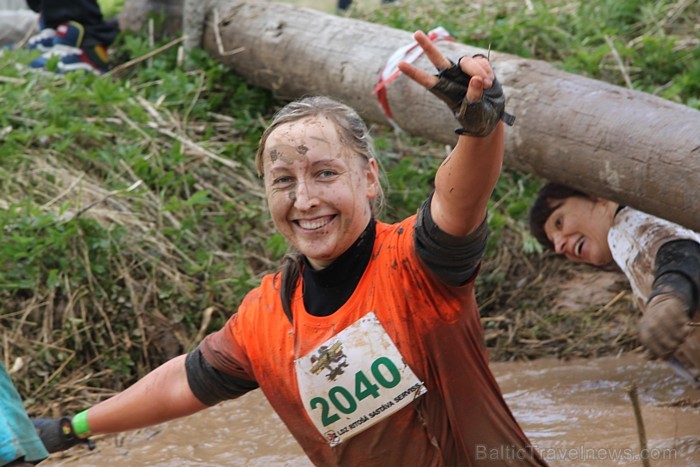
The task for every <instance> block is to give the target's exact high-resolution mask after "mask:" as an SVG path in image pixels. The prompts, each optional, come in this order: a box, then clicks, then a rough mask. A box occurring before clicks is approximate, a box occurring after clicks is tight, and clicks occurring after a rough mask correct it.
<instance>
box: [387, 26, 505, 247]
mask: <svg viewBox="0 0 700 467" xmlns="http://www.w3.org/2000/svg"><path fill="white" fill-rule="evenodd" d="M414 37H415V39H416V41H417V42H418V44H419V45H420V46H421V47H422V48H423V50H424V51H425V54H426V56H427V57H428V58H429V59H430V61H431V62H432V63H433V64H434V65H435V67H436V68H437V69H438V70H439V71H440V72H441V75H438V76H443V77H444V78H443V79H441V78H440V77H438V76H435V75H430V74H428V73H426V72H424V71H422V70H420V69H418V68H416V67H414V66H413V65H411V64H409V63H406V62H402V63H400V64H399V69H400V70H401V71H402V72H403V73H405V74H406V75H407V76H409V77H410V78H412V79H413V80H415V81H416V82H418V83H419V84H421V85H422V86H424V87H425V88H427V89H428V90H430V91H431V92H433V93H434V94H436V95H437V96H438V97H440V98H441V99H442V100H443V101H445V102H446V103H447V104H448V105H449V106H450V108H451V109H452V110H453V112H454V113H455V116H456V117H457V118H458V120H459V122H460V123H461V124H462V125H463V127H464V128H462V129H461V130H462V131H461V134H460V136H459V140H458V142H457V145H456V146H455V148H454V149H453V150H452V152H451V153H450V155H449V156H447V158H446V159H445V160H444V161H443V163H442V164H441V166H440V168H439V169H438V172H437V174H436V176H435V194H434V195H433V199H432V204H431V205H430V209H431V213H432V217H433V220H434V221H435V223H436V224H437V226H438V227H440V229H442V230H443V231H444V232H446V233H449V234H451V235H455V236H465V235H467V234H469V233H471V232H472V231H474V230H475V229H476V228H477V227H478V226H479V225H480V224H481V223H482V222H483V220H484V217H485V216H486V206H487V203H488V200H489V198H490V196H491V193H492V192H493V189H494V187H495V185H496V181H497V180H498V177H499V175H500V172H501V167H502V165H503V150H504V149H503V148H504V136H503V135H504V128H503V127H504V125H503V122H502V121H501V117H502V116H503V94H502V92H501V89H500V85H498V84H495V83H496V79H495V76H494V73H493V70H492V69H491V65H490V64H489V61H488V59H487V58H486V57H483V56H476V57H462V58H461V59H460V60H459V63H458V64H454V63H452V62H451V61H450V60H448V59H447V58H445V57H444V56H443V55H442V53H441V52H440V51H439V50H438V49H437V48H436V47H435V45H434V44H433V43H432V41H430V39H428V37H427V36H426V35H425V34H424V33H423V32H422V31H418V32H416V33H415V35H414ZM470 77H471V79H470ZM441 81H442V83H441ZM445 83H447V84H446V85H445ZM467 83H468V86H467ZM494 84H495V85H494ZM465 88H466V102H464V89H465ZM485 90H492V91H494V92H492V93H491V94H492V95H495V96H496V104H497V107H498V105H500V110H499V108H494V107H493V105H492V104H493V102H494V100H493V99H487V98H486V97H485V96H484V91H485ZM474 104H476V105H474ZM468 106H471V107H469V108H468ZM484 116H485V118H483V117H484Z"/></svg>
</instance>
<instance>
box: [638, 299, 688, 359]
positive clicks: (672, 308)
mask: <svg viewBox="0 0 700 467" xmlns="http://www.w3.org/2000/svg"><path fill="white" fill-rule="evenodd" d="M689 332H690V326H688V307H687V305H686V304H685V302H683V300H680V299H679V298H678V297H676V296H675V295H673V294H670V293H664V294H659V295H656V296H655V297H653V298H652V299H651V300H650V301H649V303H648V304H647V306H646V309H645V311H644V315H643V316H642V319H641V320H640V321H639V340H640V341H641V342H642V344H643V345H644V347H646V348H647V349H648V350H649V351H650V352H651V354H652V355H654V356H655V357H658V358H663V359H667V358H669V357H670V356H671V355H672V354H673V352H675V351H676V349H678V347H679V346H680V345H681V344H682V343H683V341H684V340H685V338H686V336H687V335H688V333H689Z"/></svg>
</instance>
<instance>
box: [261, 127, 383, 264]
mask: <svg viewBox="0 0 700 467" xmlns="http://www.w3.org/2000/svg"><path fill="white" fill-rule="evenodd" d="M263 164H264V181H265V192H266V194H267V202H268V207H269V209H270V213H271V215H272V220H273V222H274V223H275V226H276V227H277V229H278V230H279V231H280V233H281V234H282V235H283V236H284V237H285V238H286V239H287V241H288V242H290V243H291V244H292V245H294V247H295V248H296V249H297V250H299V251H300V252H301V253H302V254H303V255H304V256H306V258H307V259H308V260H309V263H311V265H312V266H313V267H314V269H322V268H324V267H326V266H328V265H329V264H330V263H332V262H333V260H335V259H336V258H337V257H338V256H340V255H341V254H342V253H343V252H345V250H347V249H348V248H349V247H350V246H351V245H352V244H353V243H354V242H355V240H356V239H357V238H358V237H359V236H360V234H361V233H362V232H363V231H364V229H365V227H367V224H368V222H369V220H370V218H371V216H372V214H371V206H370V201H371V199H373V198H375V197H376V196H377V194H378V189H379V185H378V168H377V163H376V161H375V160H370V161H369V162H367V161H366V160H365V159H363V158H362V157H360V156H358V155H357V154H355V153H353V152H352V151H351V150H350V149H348V146H347V144H343V142H342V141H341V139H340V137H339V135H338V132H337V130H336V127H335V125H334V123H333V122H332V121H331V120H329V119H327V118H325V117H308V118H304V119H301V120H298V121H294V122H290V123H286V124H282V125H280V126H279V127H277V128H275V129H274V130H273V131H272V132H271V133H270V135H269V137H268V139H267V142H266V143H265V151H264V153H263Z"/></svg>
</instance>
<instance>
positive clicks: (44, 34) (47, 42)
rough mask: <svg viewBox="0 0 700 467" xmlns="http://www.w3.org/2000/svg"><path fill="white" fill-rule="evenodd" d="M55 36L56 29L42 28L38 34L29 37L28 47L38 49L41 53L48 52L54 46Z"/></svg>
mask: <svg viewBox="0 0 700 467" xmlns="http://www.w3.org/2000/svg"><path fill="white" fill-rule="evenodd" d="M55 38H56V30H55V29H53V28H45V29H42V30H41V31H40V32H39V33H38V34H35V35H33V36H32V37H30V38H29V40H28V41H27V48H28V49H30V50H38V51H39V52H41V53H44V52H48V51H49V50H51V49H52V48H53V42H54V39H55Z"/></svg>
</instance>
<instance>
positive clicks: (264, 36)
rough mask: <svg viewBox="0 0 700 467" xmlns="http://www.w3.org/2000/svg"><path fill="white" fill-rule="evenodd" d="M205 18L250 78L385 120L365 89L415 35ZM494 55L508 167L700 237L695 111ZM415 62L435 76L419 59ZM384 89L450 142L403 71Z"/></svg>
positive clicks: (248, 4) (275, 11)
mask: <svg viewBox="0 0 700 467" xmlns="http://www.w3.org/2000/svg"><path fill="white" fill-rule="evenodd" d="M206 18H207V21H206V26H205V30H204V39H203V44H204V47H205V49H206V50H207V51H208V52H209V53H210V54H211V55H212V56H214V57H216V58H217V59H218V60H220V61H221V62H222V63H224V64H225V65H227V66H229V67H230V68H231V69H232V70H234V71H235V72H236V73H238V74H240V75H241V76H243V77H244V78H246V79H247V80H249V81H250V82H251V83H254V84H256V85H258V86H261V87H263V88H267V89H270V90H272V91H273V92H274V93H275V94H276V95H277V96H278V97H280V98H282V99H294V98H297V97H300V96H303V95H314V94H325V95H329V96H332V97H335V98H338V99H340V100H342V101H344V102H346V103H347V104H349V105H351V106H353V107H354V108H355V109H357V110H358V111H359V112H360V114H361V115H362V116H363V117H364V118H365V119H367V120H368V121H371V122H380V123H387V119H386V117H385V115H384V113H383V111H382V110H381V107H380V105H379V104H378V101H377V98H376V96H375V95H373V93H372V91H373V89H374V87H375V85H376V84H377V80H378V76H379V73H380V71H381V69H382V67H383V66H384V65H385V63H386V61H387V59H388V58H389V57H390V56H391V55H392V54H393V53H394V52H395V51H396V50H397V49H398V48H399V47H402V46H405V45H407V44H409V43H410V42H411V41H412V40H413V39H412V34H411V33H410V32H407V31H401V30H397V29H393V28H389V27H386V26H382V25H377V24H372V23H368V22H364V21H359V20H354V19H350V18H345V17H339V16H335V15H329V14H325V13H322V12H319V11H315V10H311V9H307V8H302V7H296V6H293V5H290V4H282V3H268V2H264V1H244V0H210V1H209V3H208V7H207V16H206ZM241 48H242V51H240V52H239V53H231V51H234V50H237V49H241ZM439 48H440V49H441V50H442V51H443V53H445V54H446V55H447V56H449V57H454V58H456V57H459V56H461V55H472V54H475V53H486V51H485V50H483V49H479V48H475V47H471V46H469V45H465V44H459V43H456V42H445V41H442V42H439ZM490 56H491V61H492V65H493V67H494V69H495V71H496V74H497V76H498V77H499V80H500V81H501V82H502V83H503V86H504V89H505V93H506V96H507V99H508V101H507V110H508V111H509V112H510V113H513V114H514V115H516V117H517V120H516V123H515V126H514V127H512V128H508V129H507V130H506V160H505V163H506V165H507V166H509V167H512V168H514V169H516V170H520V171H525V172H530V173H534V174H536V175H539V176H541V177H544V178H547V179H549V180H552V181H556V182H560V183H564V184H568V185H571V186H573V187H576V188H578V189H581V190H583V191H585V192H588V193H591V194H594V195H597V196H601V197H605V198H609V199H613V200H615V201H618V202H620V203H623V204H626V205H630V206H633V207H635V208H638V209H640V210H643V211H646V212H648V213H651V214H655V215H658V216H660V217H663V218H666V219H668V220H671V221H674V222H677V223H679V224H681V225H684V226H686V227H689V228H691V229H694V230H697V231H700V189H699V188H700V112H698V111H696V110H694V109H691V108H689V107H686V106H683V105H679V104H676V103H673V102H670V101H667V100H664V99H661V98H658V97H655V96H652V95H650V94H646V93H642V92H637V91H632V90H628V89H625V88H622V87H619V86H614V85H610V84H607V83H604V82H600V81H596V80H593V79H588V78H585V77H581V76H578V75H574V74H570V73H566V72H563V71H560V70H558V69H556V68H554V67H553V66H551V65H549V64H547V63H545V62H542V61H536V60H527V59H523V58H520V57H517V56H513V55H508V54H504V53H498V52H495V51H491V52H490ZM416 65H417V66H419V67H421V68H423V69H425V70H433V67H432V65H431V64H430V63H429V62H428V60H427V59H426V58H425V57H424V56H423V57H421V58H419V59H418V60H417V61H416ZM387 90H388V93H387V95H388V102H389V104H390V106H391V110H392V112H393V115H394V118H395V121H396V122H397V123H398V125H400V127H401V128H402V129H403V130H405V131H407V132H408V133H410V134H413V135H418V136H422V137H425V138H427V139H429V140H433V141H438V142H444V143H447V144H454V143H455V141H456V136H455V134H454V133H453V129H454V128H455V120H454V118H453V117H452V115H451V114H450V112H449V111H448V110H447V108H446V107H445V105H444V104H443V103H442V102H441V101H439V100H438V99H437V98H435V97H434V96H432V95H431V94H430V93H429V92H427V91H426V90H424V89H423V88H422V87H420V86H418V85H416V84H415V83H413V82H412V81H411V80H410V79H408V78H406V77H405V76H401V77H399V78H398V79H397V80H396V81H394V82H392V83H391V84H390V85H389V86H388V88H387Z"/></svg>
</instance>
